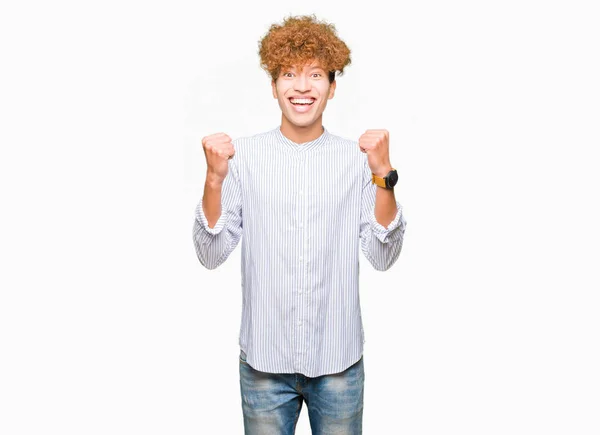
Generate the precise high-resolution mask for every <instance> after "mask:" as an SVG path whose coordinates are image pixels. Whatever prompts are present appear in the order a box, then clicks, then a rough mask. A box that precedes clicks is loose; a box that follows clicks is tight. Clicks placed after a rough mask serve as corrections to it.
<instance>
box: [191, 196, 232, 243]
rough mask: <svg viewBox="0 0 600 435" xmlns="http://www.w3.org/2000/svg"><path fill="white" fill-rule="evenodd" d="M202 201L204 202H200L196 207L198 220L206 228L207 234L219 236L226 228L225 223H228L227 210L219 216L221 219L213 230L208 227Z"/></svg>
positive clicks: (222, 211)
mask: <svg viewBox="0 0 600 435" xmlns="http://www.w3.org/2000/svg"><path fill="white" fill-rule="evenodd" d="M202 201H203V200H200V202H199V203H198V205H197V206H196V219H197V220H198V221H200V222H201V223H202V226H203V227H204V230H205V231H206V232H207V233H209V234H213V235H217V234H219V233H220V232H221V231H222V230H223V228H224V227H225V222H226V221H227V217H226V213H225V210H221V216H219V219H218V220H217V223H216V224H215V226H214V228H211V227H209V226H208V220H207V219H206V216H205V215H204V209H203V208H202Z"/></svg>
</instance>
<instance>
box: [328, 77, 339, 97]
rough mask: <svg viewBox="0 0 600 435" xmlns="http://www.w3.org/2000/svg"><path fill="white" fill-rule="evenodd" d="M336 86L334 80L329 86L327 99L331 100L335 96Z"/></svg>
mask: <svg viewBox="0 0 600 435" xmlns="http://www.w3.org/2000/svg"><path fill="white" fill-rule="evenodd" d="M336 86H337V81H336V80H334V81H332V82H331V85H329V97H328V99H329V100H331V99H332V98H333V95H334V94H335V87H336Z"/></svg>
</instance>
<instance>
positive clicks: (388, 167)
mask: <svg viewBox="0 0 600 435" xmlns="http://www.w3.org/2000/svg"><path fill="white" fill-rule="evenodd" d="M392 169H394V168H393V167H392V165H391V164H388V165H385V166H382V167H381V168H377V169H376V170H375V171H371V172H372V173H373V174H374V175H376V176H377V177H381V178H383V177H385V176H386V175H387V174H389V172H390V171H391V170H392Z"/></svg>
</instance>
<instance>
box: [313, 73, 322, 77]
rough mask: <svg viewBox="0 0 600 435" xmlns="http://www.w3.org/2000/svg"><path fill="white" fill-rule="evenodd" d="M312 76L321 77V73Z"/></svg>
mask: <svg viewBox="0 0 600 435" xmlns="http://www.w3.org/2000/svg"><path fill="white" fill-rule="evenodd" d="M313 76H318V77H321V73H314V74H313Z"/></svg>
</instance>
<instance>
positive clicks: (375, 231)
mask: <svg viewBox="0 0 600 435" xmlns="http://www.w3.org/2000/svg"><path fill="white" fill-rule="evenodd" d="M365 160H366V159H365ZM362 182H363V189H362V203H361V222H360V239H361V248H362V251H363V254H364V255H365V257H367V259H368V260H369V262H370V263H371V264H372V265H373V267H374V268H375V269H376V270H381V271H384V270H388V269H389V268H390V267H391V266H392V265H393V264H394V263H395V262H396V260H397V259H398V257H399V256H400V251H401V250H402V243H403V241H404V231H405V229H406V220H405V219H404V215H403V213H402V205H401V204H400V203H399V202H398V201H396V216H395V217H394V220H392V222H390V224H389V225H388V226H387V228H386V227H384V226H383V225H381V224H380V223H379V222H377V219H376V217H375V198H376V193H377V189H378V187H377V185H376V184H373V182H372V173H371V169H370V168H369V165H368V163H365V169H364V171H363V179H362Z"/></svg>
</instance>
